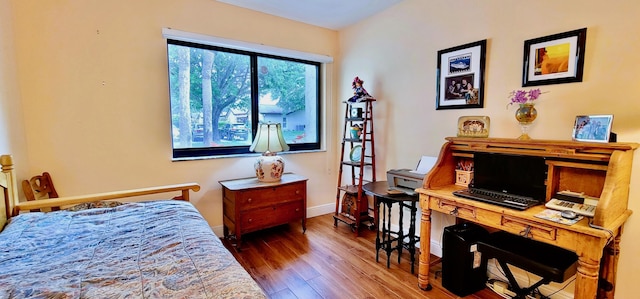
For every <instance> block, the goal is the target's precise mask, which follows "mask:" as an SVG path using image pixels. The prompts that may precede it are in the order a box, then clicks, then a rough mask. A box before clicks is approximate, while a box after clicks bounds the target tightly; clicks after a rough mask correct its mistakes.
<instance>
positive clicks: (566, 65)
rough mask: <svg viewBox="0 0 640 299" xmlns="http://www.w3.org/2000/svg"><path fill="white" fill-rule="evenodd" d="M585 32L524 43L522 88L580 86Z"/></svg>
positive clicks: (584, 30) (535, 39)
mask: <svg viewBox="0 0 640 299" xmlns="http://www.w3.org/2000/svg"><path fill="white" fill-rule="evenodd" d="M586 39H587V28H582V29H578V30H573V31H568V32H563V33H558V34H554V35H549V36H545V37H539V38H534V39H530V40H526V41H524V58H523V59H524V62H523V70H522V86H537V85H547V84H560V83H571V82H582V72H583V70H584V52H585V43H586Z"/></svg>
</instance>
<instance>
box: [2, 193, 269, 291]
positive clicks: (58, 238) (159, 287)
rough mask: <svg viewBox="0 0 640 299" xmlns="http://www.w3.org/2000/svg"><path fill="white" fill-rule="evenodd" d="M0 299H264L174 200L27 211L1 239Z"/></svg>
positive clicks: (197, 218) (186, 206)
mask: <svg viewBox="0 0 640 299" xmlns="http://www.w3.org/2000/svg"><path fill="white" fill-rule="evenodd" d="M0 298H265V295H264V293H263V292H262V290H261V289H260V287H259V286H258V285H257V284H256V283H255V281H254V280H253V279H252V278H251V276H250V275H249V274H248V273H247V272H246V271H245V270H244V269H243V268H242V267H241V266H240V264H239V263H238V262H237V261H236V260H235V259H234V257H233V256H232V255H231V253H230V252H228V251H227V249H226V248H225V247H224V246H223V245H222V242H221V241H220V240H219V238H218V237H217V236H216V235H215V234H214V233H213V232H212V231H211V228H210V227H209V226H208V224H207V222H206V221H205V220H204V219H203V218H202V216H201V215H200V213H199V212H198V211H197V210H196V209H195V208H194V207H193V206H192V205H191V204H190V203H188V202H183V201H177V200H166V201H152V202H138V203H128V204H123V205H120V206H117V207H113V208H97V209H88V210H81V211H74V212H71V211H57V212H50V213H26V214H21V215H19V216H17V217H14V218H12V219H11V221H10V222H9V224H8V225H7V226H6V227H5V229H4V230H3V231H2V232H1V233H0Z"/></svg>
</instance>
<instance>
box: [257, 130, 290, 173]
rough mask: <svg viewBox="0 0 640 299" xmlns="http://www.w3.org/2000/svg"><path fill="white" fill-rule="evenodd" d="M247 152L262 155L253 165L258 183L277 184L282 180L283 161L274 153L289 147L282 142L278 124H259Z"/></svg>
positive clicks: (282, 138)
mask: <svg viewBox="0 0 640 299" xmlns="http://www.w3.org/2000/svg"><path fill="white" fill-rule="evenodd" d="M249 150H250V151H252V152H259V153H262V156H260V157H258V159H257V160H256V162H255V164H254V166H255V170H256V177H258V181H260V182H277V181H279V180H280V179H281V178H282V173H283V172H284V160H283V159H282V158H281V157H279V156H277V155H276V153H277V152H282V151H287V150H289V145H287V143H286V142H285V141H284V137H283V136H282V127H281V125H280V124H271V123H268V124H264V123H263V124H259V125H258V132H257V134H256V139H255V140H254V141H253V144H251V147H249Z"/></svg>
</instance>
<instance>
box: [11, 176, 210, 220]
mask: <svg viewBox="0 0 640 299" xmlns="http://www.w3.org/2000/svg"><path fill="white" fill-rule="evenodd" d="M199 190H200V185H198V184H197V183H184V184H176V185H166V186H157V187H148V188H140V189H130V190H120V191H113V192H104V193H94V194H85V195H77V196H68V197H59V198H49V199H40V200H35V201H26V202H19V203H18V204H16V206H15V207H14V208H13V213H12V214H13V215H12V216H15V215H17V214H19V213H20V211H28V210H37V209H41V208H51V207H62V206H68V205H74V204H80V203H85V202H93V201H100V200H111V199H119V198H127V197H135V196H143V195H151V194H158V193H167V192H175V191H180V192H181V195H180V196H176V197H174V198H173V199H179V200H185V201H189V191H194V192H198V191H199Z"/></svg>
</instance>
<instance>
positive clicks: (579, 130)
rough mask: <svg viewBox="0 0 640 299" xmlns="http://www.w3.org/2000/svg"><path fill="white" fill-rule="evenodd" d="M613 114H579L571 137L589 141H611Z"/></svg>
mask: <svg viewBox="0 0 640 299" xmlns="http://www.w3.org/2000/svg"><path fill="white" fill-rule="evenodd" d="M612 124H613V115H611V114H608V115H578V116H576V121H575V123H574V125H573V134H571V139H573V140H576V141H588V142H609V136H610V135H611V125H612Z"/></svg>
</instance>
